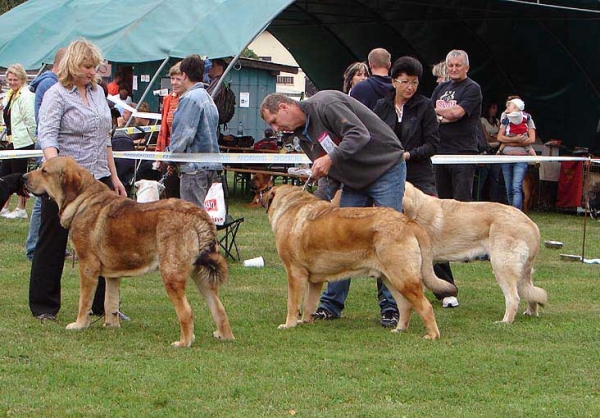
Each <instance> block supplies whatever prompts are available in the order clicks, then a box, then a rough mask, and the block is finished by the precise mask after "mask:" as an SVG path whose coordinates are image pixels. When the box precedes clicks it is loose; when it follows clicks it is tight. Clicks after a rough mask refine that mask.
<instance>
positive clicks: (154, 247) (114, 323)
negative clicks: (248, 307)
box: [24, 157, 234, 347]
mask: <svg viewBox="0 0 600 418" xmlns="http://www.w3.org/2000/svg"><path fill="white" fill-rule="evenodd" d="M24 177H25V180H26V186H27V188H28V189H29V190H30V191H31V192H32V193H33V194H35V195H36V196H37V195H41V194H44V193H47V194H48V195H49V196H50V197H51V198H52V199H54V201H56V203H57V205H58V208H59V215H60V223H61V224H62V226H64V227H65V228H68V229H69V236H70V238H71V241H72V242H73V246H74V248H75V251H76V252H77V256H78V257H79V273H80V279H81V281H80V294H79V311H78V314H77V320H76V321H75V322H73V323H71V324H69V325H68V326H67V329H83V328H87V327H88V326H89V325H90V317H89V312H90V309H91V306H92V297H93V295H94V292H95V290H96V286H97V284H98V276H104V277H105V278H106V296H105V300H104V311H105V316H104V326H107V327H119V326H120V324H119V316H118V311H119V291H120V283H121V277H123V276H139V275H142V274H144V273H147V272H151V271H154V270H156V269H157V268H159V270H160V273H161V276H162V279H163V283H164V286H165V289H166V291H167V294H168V296H169V298H170V299H171V302H172V303H173V305H174V306H175V310H176V312H177V318H178V320H179V325H180V329H181V335H180V339H179V341H176V342H174V343H173V344H172V345H173V346H175V347H189V346H190V345H191V344H192V342H193V341H194V322H193V316H192V309H191V307H190V305H189V303H188V301H187V298H186V295H185V286H186V281H187V278H188V277H190V276H191V278H192V279H193V280H194V282H195V283H196V286H197V287H198V290H199V291H200V293H201V294H202V296H204V299H205V300H206V304H207V305H208V308H209V310H210V312H211V315H212V317H213V320H214V321H215V323H216V326H217V330H216V331H215V332H214V333H213V336H214V337H216V338H219V339H224V340H229V339H233V338H234V337H233V333H232V332H231V327H230V325H229V320H228V318H227V313H226V312H225V308H224V307H223V305H222V304H221V301H220V299H219V295H218V289H219V286H220V285H221V284H222V283H223V282H225V280H226V279H227V276H228V274H229V270H228V267H227V261H225V259H224V258H223V256H222V255H221V254H220V253H219V251H218V244H217V231H216V227H215V224H214V223H213V221H212V219H211V218H210V216H209V215H208V214H207V213H206V211H205V210H204V209H202V208H200V207H198V206H196V205H194V204H192V203H189V202H185V201H183V200H179V199H166V200H159V201H157V202H152V203H143V204H142V203H137V202H135V201H133V200H131V199H129V198H126V197H124V196H119V195H117V194H116V193H114V192H112V191H111V190H109V188H108V187H107V186H106V185H104V184H103V183H101V182H100V181H98V180H96V179H94V177H93V176H92V174H91V173H90V172H89V171H87V170H86V169H84V168H82V167H81V166H79V165H78V164H77V163H76V162H75V160H74V159H72V158H70V157H54V158H51V159H50V160H48V161H46V162H45V163H44V164H42V166H41V168H40V169H38V170H35V171H32V172H30V173H28V174H26V175H25V176H24Z"/></svg>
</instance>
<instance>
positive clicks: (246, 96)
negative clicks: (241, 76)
mask: <svg viewBox="0 0 600 418" xmlns="http://www.w3.org/2000/svg"><path fill="white" fill-rule="evenodd" d="M240 107H250V93H249V92H247V91H244V92H240Z"/></svg>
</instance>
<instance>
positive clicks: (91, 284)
mask: <svg viewBox="0 0 600 418" xmlns="http://www.w3.org/2000/svg"><path fill="white" fill-rule="evenodd" d="M99 274H100V270H99V269H98V268H95V266H94V265H92V263H90V262H86V260H84V259H83V258H80V259H79V276H80V279H79V310H78V311H77V319H76V320H75V322H72V323H70V324H69V325H67V329H72V330H77V329H84V328H87V327H89V326H90V310H91V309H92V301H93V297H94V293H95V292H96V287H98V275H99Z"/></svg>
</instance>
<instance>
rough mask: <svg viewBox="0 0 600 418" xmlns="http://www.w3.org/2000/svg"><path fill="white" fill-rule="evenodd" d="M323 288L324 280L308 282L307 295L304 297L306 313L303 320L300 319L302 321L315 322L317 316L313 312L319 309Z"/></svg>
mask: <svg viewBox="0 0 600 418" xmlns="http://www.w3.org/2000/svg"><path fill="white" fill-rule="evenodd" d="M322 288H323V282H319V283H312V282H308V289H307V290H306V297H305V298H304V313H303V315H302V320H301V321H300V322H301V323H312V322H314V320H315V318H314V317H313V314H314V313H315V312H316V311H317V306H318V305H319V298H320V296H321V289H322Z"/></svg>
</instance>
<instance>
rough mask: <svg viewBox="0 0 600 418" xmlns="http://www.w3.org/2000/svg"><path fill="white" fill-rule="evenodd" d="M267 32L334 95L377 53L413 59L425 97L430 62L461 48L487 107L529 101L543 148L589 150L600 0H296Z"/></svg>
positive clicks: (598, 76)
mask: <svg viewBox="0 0 600 418" xmlns="http://www.w3.org/2000/svg"><path fill="white" fill-rule="evenodd" d="M268 31H269V32H270V33H272V34H273V35H274V36H275V37H277V39H279V41H281V42H282V43H283V44H284V45H285V46H286V47H287V48H288V49H289V50H290V51H291V52H292V53H293V55H294V58H295V59H296V60H297V61H298V64H299V66H300V67H301V68H302V70H303V71H304V72H305V73H306V74H307V75H308V76H309V77H310V79H311V81H312V82H313V83H314V84H315V86H317V87H318V88H319V89H325V88H333V89H338V90H339V89H341V87H342V73H343V71H344V69H345V68H346V66H347V65H348V64H349V63H351V62H353V61H364V60H366V57H367V54H368V53H369V51H370V50H371V49H373V48H375V47H383V48H386V49H387V50H388V51H390V53H391V54H392V57H393V58H397V57H400V56H402V55H412V56H415V57H417V58H418V59H419V60H420V61H421V62H422V63H423V65H424V67H425V75H424V80H423V83H422V84H421V86H420V87H419V89H420V91H421V93H423V94H425V95H427V96H428V95H430V94H431V92H432V91H433V88H434V87H435V80H434V78H433V76H432V75H431V73H430V71H428V70H429V69H430V68H431V65H432V64H435V63H437V62H439V61H441V60H443V59H444V58H445V56H446V54H447V52H448V51H450V50H452V49H464V50H465V51H467V52H468V54H469V57H470V64H471V69H470V72H469V75H470V76H471V77H472V78H473V79H474V80H476V81H477V82H478V83H479V84H480V85H481V87H482V90H483V94H484V101H485V100H487V101H494V102H496V103H498V104H499V105H500V106H503V105H504V101H505V99H506V97H507V96H508V95H512V94H518V95H520V96H522V97H523V98H524V100H525V102H526V110H527V111H529V112H531V113H532V115H533V117H534V120H535V122H536V125H537V128H538V130H537V131H538V133H539V134H540V136H541V137H542V139H543V140H544V141H548V140H550V139H560V140H562V141H563V144H565V145H566V146H567V147H568V148H573V147H574V146H590V145H591V144H592V141H593V140H594V136H595V134H596V128H597V125H598V119H599V118H600V93H599V92H600V59H598V55H599V54H600V1H598V0H527V1H502V0H390V1H384V0H379V1H363V0H355V1H343V0H327V1H296V2H294V3H292V4H291V5H290V6H289V7H288V8H286V9H285V10H284V11H283V12H282V13H281V14H279V15H278V16H277V18H276V19H274V20H273V22H272V23H271V24H270V25H269V27H268Z"/></svg>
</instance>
